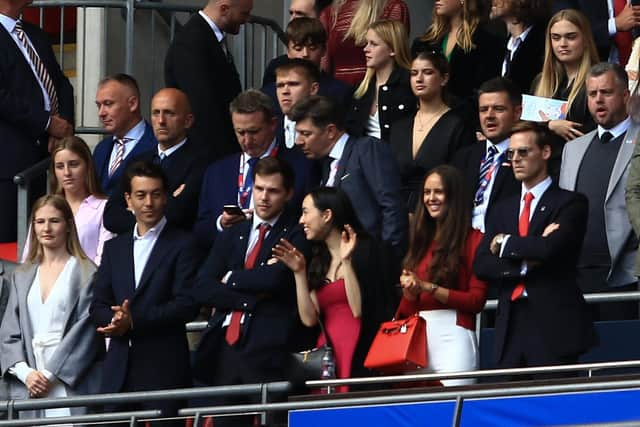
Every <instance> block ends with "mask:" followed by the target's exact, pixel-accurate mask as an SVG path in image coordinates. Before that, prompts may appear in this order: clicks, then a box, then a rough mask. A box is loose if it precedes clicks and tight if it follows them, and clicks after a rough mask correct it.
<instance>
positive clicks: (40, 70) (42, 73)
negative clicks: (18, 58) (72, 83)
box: [14, 21, 58, 114]
mask: <svg viewBox="0 0 640 427" xmlns="http://www.w3.org/2000/svg"><path fill="white" fill-rule="evenodd" d="M14 31H15V33H16V36H18V40H20V41H21V42H22V45H23V46H24V48H25V49H26V50H27V54H28V55H29V59H31V63H32V64H33V68H35V70H36V74H37V75H38V78H39V79H40V83H42V86H43V87H44V89H45V90H46V91H47V94H48V95H49V104H50V105H51V114H57V113H58V94H57V93H56V88H55V86H54V85H53V81H52V80H51V76H50V75H49V72H48V71H47V68H46V67H45V66H44V63H43V62H42V60H41V59H40V57H39V56H38V53H37V52H36V51H35V50H34V49H33V47H32V46H31V43H29V41H28V40H27V36H26V34H25V33H24V29H23V28H22V22H20V21H18V22H16V26H15V27H14Z"/></svg>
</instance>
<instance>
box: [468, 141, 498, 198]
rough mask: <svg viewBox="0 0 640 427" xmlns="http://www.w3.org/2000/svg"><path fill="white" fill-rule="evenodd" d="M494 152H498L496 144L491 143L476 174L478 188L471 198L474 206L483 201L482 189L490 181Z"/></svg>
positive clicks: (483, 189)
mask: <svg viewBox="0 0 640 427" xmlns="http://www.w3.org/2000/svg"><path fill="white" fill-rule="evenodd" d="M496 154H498V149H497V148H496V146H495V145H493V144H491V145H489V149H488V150H487V154H486V155H485V157H484V159H483V160H482V163H480V172H479V174H478V190H477V191H476V195H475V197H474V199H473V203H474V205H476V206H478V205H481V204H482V202H483V201H484V191H485V190H486V189H487V186H488V185H489V182H490V181H491V176H492V175H493V171H494V170H495V167H494V165H493V161H494V160H495V157H496Z"/></svg>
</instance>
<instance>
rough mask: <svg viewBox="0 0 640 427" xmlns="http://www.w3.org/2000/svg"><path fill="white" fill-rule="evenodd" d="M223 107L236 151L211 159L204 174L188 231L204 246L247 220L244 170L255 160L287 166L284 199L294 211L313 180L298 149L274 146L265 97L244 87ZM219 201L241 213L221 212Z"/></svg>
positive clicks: (248, 199) (248, 185)
mask: <svg viewBox="0 0 640 427" xmlns="http://www.w3.org/2000/svg"><path fill="white" fill-rule="evenodd" d="M229 109H230V111H231V117H232V120H233V126H234V130H235V132H236V136H237V140H238V143H239V144H240V148H241V149H242V152H241V153H238V154H232V155H230V156H227V157H225V158H223V159H222V160H219V161H217V162H215V163H213V164H212V165H211V166H209V168H208V169H207V170H206V172H205V175H204V180H203V184H202V191H201V193H200V203H199V206H198V219H197V221H196V224H195V226H194V231H195V232H196V235H197V236H198V241H199V242H200V243H201V245H202V246H203V248H205V249H206V250H208V249H209V247H211V245H212V244H213V240H214V239H215V236H216V235H217V233H218V232H220V231H222V230H223V229H225V228H229V227H231V226H232V225H234V224H236V223H238V222H242V221H245V220H246V219H247V218H250V215H251V212H252V211H253V207H254V206H253V198H252V197H251V189H252V183H253V180H252V178H251V173H250V172H251V171H252V164H255V162H257V160H258V159H261V158H264V157H273V156H277V157H280V158H282V159H284V160H285V161H287V162H288V163H289V164H290V165H291V167H292V168H293V170H294V172H295V177H296V179H295V184H294V194H293V197H292V198H291V202H290V203H291V205H293V207H294V209H295V210H296V211H297V210H299V209H300V206H301V204H302V199H303V198H304V196H305V195H306V194H307V193H308V192H309V190H311V188H312V186H313V185H314V179H315V172H314V171H315V169H314V167H313V165H312V164H311V162H309V161H308V160H307V159H306V158H305V157H304V155H302V153H300V151H299V150H287V149H286V148H285V147H284V146H282V145H279V144H278V141H277V140H276V138H275V132H276V126H277V123H276V118H275V117H274V114H273V106H272V103H271V100H270V99H269V97H268V96H267V95H265V94H264V93H262V92H260V91H258V90H247V91H245V92H242V93H241V94H240V95H238V96H237V97H236V98H235V99H234V100H233V102H232V103H231V105H230V106H229ZM225 205H235V206H237V207H239V208H240V209H242V210H243V212H240V211H239V210H235V211H232V210H229V209H227V210H224V209H223V208H224V206H225Z"/></svg>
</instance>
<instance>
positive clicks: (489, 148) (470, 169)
mask: <svg viewBox="0 0 640 427" xmlns="http://www.w3.org/2000/svg"><path fill="white" fill-rule="evenodd" d="M478 109H479V115H480V126H481V128H482V133H483V134H484V136H485V137H486V141H478V142H476V143H474V144H473V145H470V146H469V147H466V148H463V149H462V150H460V151H459V152H458V154H456V156H455V158H454V162H453V164H454V165H455V166H456V167H458V169H460V171H461V172H462V173H463V174H464V175H465V177H466V179H467V182H468V183H469V190H470V194H471V195H472V196H473V200H472V202H473V218H472V225H473V228H475V229H477V230H480V231H482V232H484V227H485V218H486V217H487V215H488V214H489V212H490V211H491V210H492V209H493V206H494V205H495V204H496V202H497V201H499V200H502V199H504V198H506V197H509V196H511V195H513V194H516V193H517V192H518V191H520V184H519V183H518V182H517V181H516V180H515V178H514V177H513V173H512V171H511V165H510V164H509V162H507V160H506V158H505V155H506V151H507V148H508V147H509V132H510V131H511V127H512V126H513V125H514V124H515V123H517V121H518V120H519V119H520V113H522V95H521V94H520V91H519V90H518V88H517V87H516V86H515V85H514V84H513V83H511V82H510V81H509V80H507V79H505V78H502V77H497V78H495V79H491V80H488V81H486V82H484V83H483V84H482V85H481V86H480V90H479V97H478Z"/></svg>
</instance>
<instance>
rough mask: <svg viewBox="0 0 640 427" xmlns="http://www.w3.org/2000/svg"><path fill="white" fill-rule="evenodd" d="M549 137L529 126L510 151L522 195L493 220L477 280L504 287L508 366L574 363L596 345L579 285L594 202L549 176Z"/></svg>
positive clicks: (501, 308)
mask: <svg viewBox="0 0 640 427" xmlns="http://www.w3.org/2000/svg"><path fill="white" fill-rule="evenodd" d="M547 132H548V131H547V130H546V129H544V128H543V127H541V126H539V125H537V124H535V123H531V122H522V123H519V124H517V125H515V126H514V128H513V130H512V134H511V137H510V141H509V149H508V150H507V158H508V160H509V161H510V162H511V165H512V168H513V173H514V175H515V177H516V179H517V180H518V181H520V182H521V183H522V190H521V194H519V195H518V196H517V197H512V198H509V199H504V200H503V201H501V202H500V203H499V204H498V205H496V206H495V209H493V210H492V212H491V213H490V215H489V217H488V218H487V224H486V234H485V237H484V239H483V241H482V242H481V244H480V246H479V248H478V253H477V255H476V259H475V263H474V270H475V272H476V275H477V276H478V277H479V278H480V279H482V280H487V281H489V282H490V283H491V284H492V285H495V286H497V287H498V288H499V303H498V312H497V317H496V335H495V356H496V362H497V364H498V366H499V367H502V368H515V367H525V366H540V365H553V364H564V363H573V362H575V361H576V360H577V359H578V356H579V355H580V354H582V353H583V352H584V351H586V350H587V349H588V348H589V347H590V346H591V345H592V344H593V343H594V342H595V333H594V329H593V323H592V321H591V319H590V315H589V312H588V310H587V307H586V303H585V301H584V298H583V296H582V293H581V292H580V290H579V288H578V286H577V285H576V262H577V257H578V254H579V253H580V248H581V246H582V241H583V237H584V233H585V229H586V223H587V200H586V198H585V197H584V196H583V195H581V194H578V193H573V192H570V191H565V190H561V189H560V188H558V186H557V185H556V184H555V183H553V182H552V180H551V178H550V177H549V175H548V173H547V161H548V160H549V158H550V156H551V147H550V145H549V136H548V133H547Z"/></svg>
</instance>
